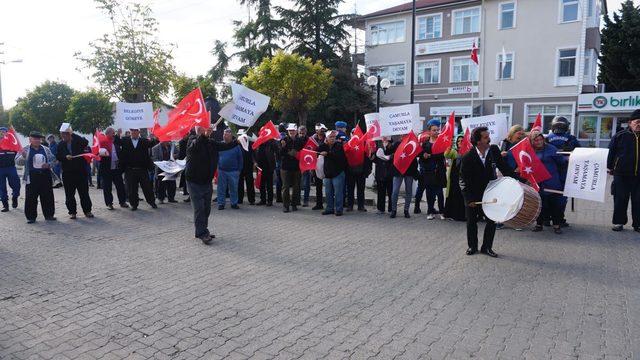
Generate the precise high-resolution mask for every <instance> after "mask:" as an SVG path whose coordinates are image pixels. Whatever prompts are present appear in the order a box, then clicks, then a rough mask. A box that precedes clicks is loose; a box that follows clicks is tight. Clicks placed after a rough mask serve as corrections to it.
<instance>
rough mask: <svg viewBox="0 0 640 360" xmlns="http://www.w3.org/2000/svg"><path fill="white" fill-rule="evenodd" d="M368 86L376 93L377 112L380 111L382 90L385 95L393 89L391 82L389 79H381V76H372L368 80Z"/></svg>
mask: <svg viewBox="0 0 640 360" xmlns="http://www.w3.org/2000/svg"><path fill="white" fill-rule="evenodd" d="M367 85H369V86H370V87H371V90H375V91H376V112H379V111H380V90H381V89H382V91H383V92H384V93H386V92H387V89H388V88H389V87H391V81H389V79H387V78H381V77H380V75H371V76H369V77H368V78H367Z"/></svg>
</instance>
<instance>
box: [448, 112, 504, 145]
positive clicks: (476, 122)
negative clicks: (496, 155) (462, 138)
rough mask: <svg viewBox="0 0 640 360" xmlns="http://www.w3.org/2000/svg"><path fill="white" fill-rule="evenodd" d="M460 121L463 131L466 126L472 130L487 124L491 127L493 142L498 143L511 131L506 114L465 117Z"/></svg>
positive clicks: (490, 132)
mask: <svg viewBox="0 0 640 360" xmlns="http://www.w3.org/2000/svg"><path fill="white" fill-rule="evenodd" d="M460 123H461V124H462V130H463V132H464V130H465V129H466V128H469V132H472V131H473V129H475V128H477V127H481V126H486V127H487V128H488V129H489V136H490V137H491V143H492V144H496V145H499V144H500V142H501V141H502V140H504V138H506V137H507V132H508V131H509V122H508V121H507V115H506V114H494V115H487V116H480V117H474V118H465V119H462V120H461V121H460Z"/></svg>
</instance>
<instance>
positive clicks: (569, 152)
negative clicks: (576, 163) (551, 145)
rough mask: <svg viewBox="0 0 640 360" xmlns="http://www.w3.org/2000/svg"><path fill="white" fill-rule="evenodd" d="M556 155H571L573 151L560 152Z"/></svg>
mask: <svg viewBox="0 0 640 360" xmlns="http://www.w3.org/2000/svg"><path fill="white" fill-rule="evenodd" d="M556 154H560V155H571V151H558V152H556Z"/></svg>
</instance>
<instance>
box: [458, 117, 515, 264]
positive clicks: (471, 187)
mask: <svg viewBox="0 0 640 360" xmlns="http://www.w3.org/2000/svg"><path fill="white" fill-rule="evenodd" d="M490 142H491V139H490V138H489V130H488V129H487V128H486V127H478V128H475V129H474V130H473V132H472V133H471V143H472V144H473V148H472V149H471V150H470V151H469V152H467V153H466V154H465V155H464V156H463V157H462V161H461V164H460V189H461V190H462V196H463V197H464V201H465V204H466V215H467V243H468V245H469V248H468V249H467V255H473V254H475V253H476V252H478V220H479V218H480V217H482V216H483V212H482V207H481V205H477V204H476V202H480V201H482V196H483V195H484V190H485V189H486V188H487V185H488V184H489V181H491V180H495V179H496V178H497V176H496V168H498V169H499V170H500V172H501V173H502V174H503V175H505V176H511V177H514V178H518V177H517V176H516V175H515V173H514V172H513V169H512V168H511V167H510V166H509V165H507V163H506V162H505V161H504V159H503V158H502V156H501V155H500V148H498V147H497V146H496V145H491V144H490ZM495 233H496V223H495V222H493V221H492V220H490V219H487V224H486V226H485V228H484V236H483V239H482V247H481V248H480V251H481V252H482V253H484V254H487V255H489V256H491V257H497V256H498V254H496V253H495V252H493V249H492V247H493V237H494V235H495Z"/></svg>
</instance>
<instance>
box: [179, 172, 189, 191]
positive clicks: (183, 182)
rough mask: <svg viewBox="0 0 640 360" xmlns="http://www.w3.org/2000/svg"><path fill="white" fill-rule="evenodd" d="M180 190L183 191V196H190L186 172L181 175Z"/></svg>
mask: <svg viewBox="0 0 640 360" xmlns="http://www.w3.org/2000/svg"><path fill="white" fill-rule="evenodd" d="M178 186H179V187H180V189H182V195H189V188H188V186H187V179H186V176H185V175H184V171H183V172H182V173H181V174H180V184H178Z"/></svg>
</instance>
